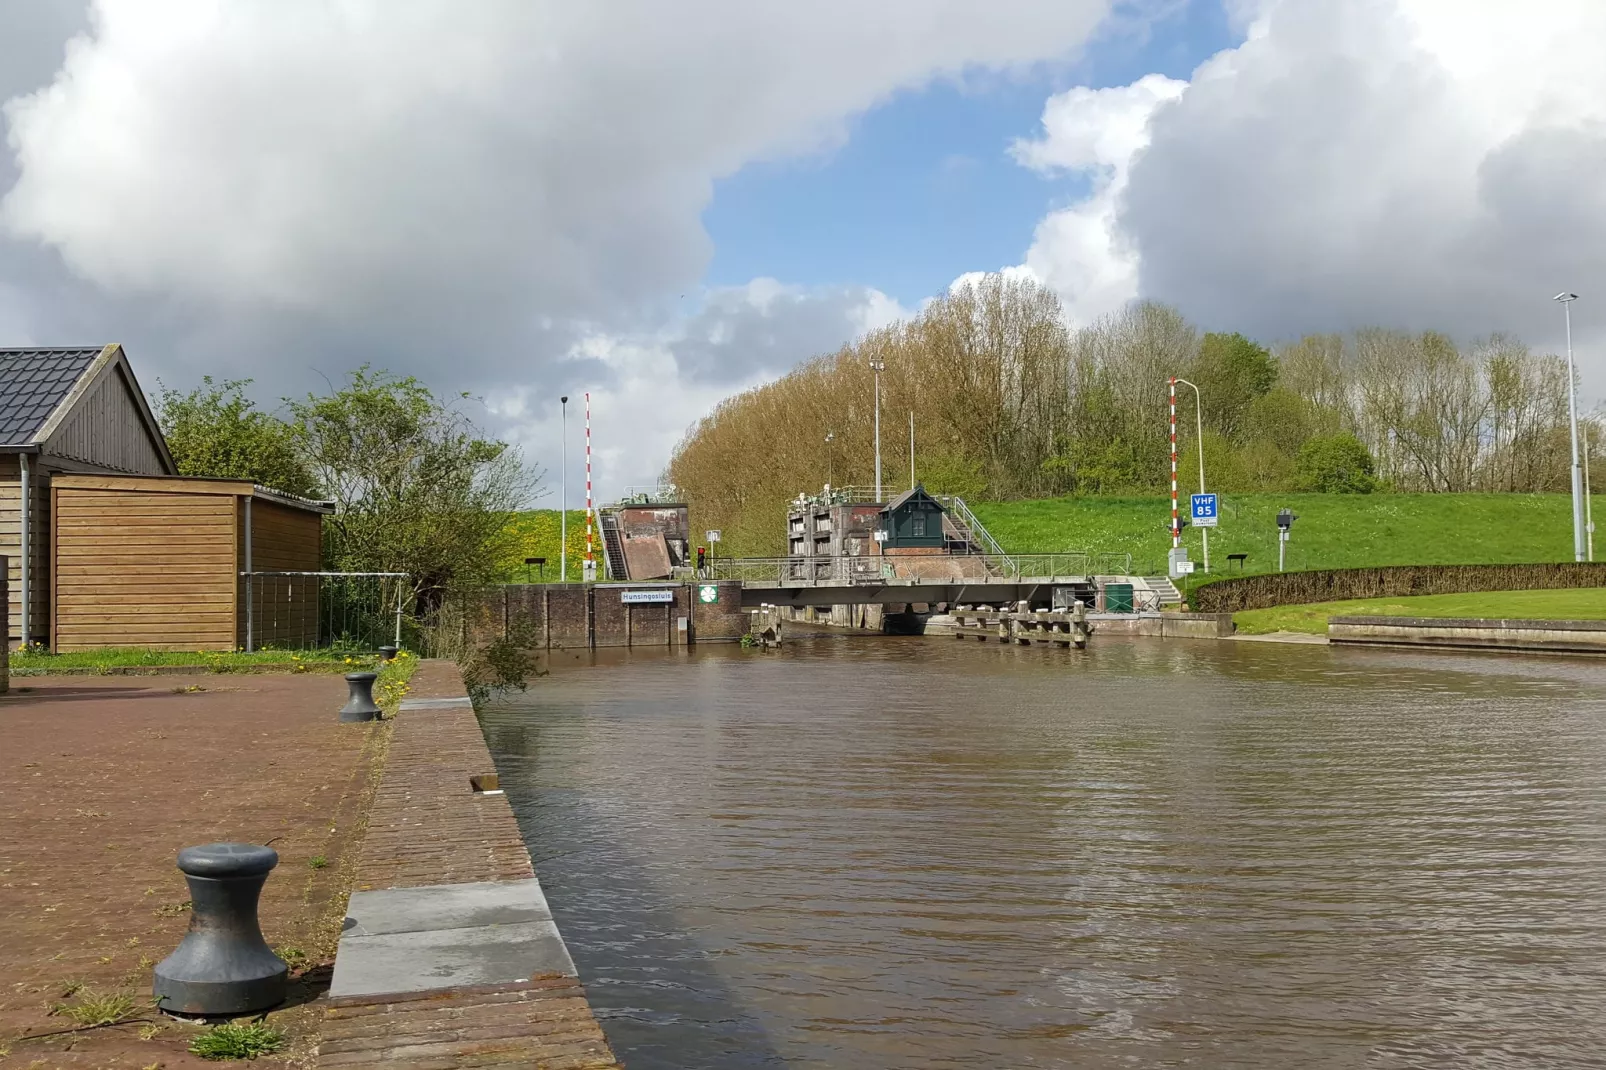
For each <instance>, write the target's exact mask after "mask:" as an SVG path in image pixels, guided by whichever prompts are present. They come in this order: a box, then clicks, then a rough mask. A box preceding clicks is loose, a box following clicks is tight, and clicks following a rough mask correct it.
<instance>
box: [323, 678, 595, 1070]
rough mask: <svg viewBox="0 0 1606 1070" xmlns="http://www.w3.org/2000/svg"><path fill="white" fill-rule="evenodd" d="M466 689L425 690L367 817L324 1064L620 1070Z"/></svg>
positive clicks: (395, 740)
mask: <svg viewBox="0 0 1606 1070" xmlns="http://www.w3.org/2000/svg"><path fill="white" fill-rule="evenodd" d="M462 696H463V685H462V681H461V680H460V679H459V678H458V676H457V671H456V669H455V668H453V667H452V666H451V665H450V664H448V663H445V662H426V663H425V664H424V665H422V666H421V667H420V668H419V670H418V674H417V675H416V676H414V678H413V681H412V697H411V698H409V699H408V701H407V702H406V703H404V704H403V708H402V713H401V716H400V717H399V718H398V719H397V721H396V727H395V732H394V736H393V737H392V740H391V744H390V753H389V758H388V761H387V764H386V768H385V773H384V779H383V781H382V782H381V784H380V786H379V790H378V793H377V795H376V797H375V801H374V806H373V810H372V812H371V814H370V816H369V822H368V834H367V839H366V842H365V843H364V846H363V852H362V858H361V861H360V863H359V865H358V869H357V880H356V891H354V892H353V894H352V897H351V901H350V904H349V906H348V908H347V914H348V920H347V930H346V932H345V933H344V935H342V937H341V941H340V952H339V955H338V957H337V958H336V962H335V976H334V981H333V985H332V987H331V990H330V1006H329V1010H328V1012H327V1014H326V1016H325V1019H324V1024H323V1039H322V1041H321V1043H320V1046H319V1064H320V1065H321V1066H325V1067H340V1068H342V1070H356V1068H365V1067H380V1066H383V1067H386V1068H390V1070H454V1068H458V1067H513V1066H518V1067H543V1068H547V1070H582V1068H586V1070H590V1068H606V1067H617V1066H618V1063H617V1062H616V1061H615V1060H614V1058H613V1054H612V1052H611V1051H609V1049H608V1044H607V1041H606V1040H605V1039H604V1038H603V1035H602V1030H601V1028H600V1027H599V1026H598V1025H597V1023H596V1020H595V1018H594V1017H593V1016H592V1014H591V1009H590V1006H589V1005H588V1004H587V1002H586V999H585V994H584V992H583V990H582V989H581V987H580V983H579V981H578V979H577V978H576V977H575V971H574V965H573V963H572V962H571V961H570V959H569V956H568V952H567V950H566V949H565V948H564V947H563V943H562V940H561V938H560V937H559V936H558V933H557V929H556V927H555V926H554V925H553V924H552V919H551V914H550V913H549V912H548V911H547V908H546V901H545V899H544V897H543V896H542V895H541V890H540V883H539V882H538V881H537V880H536V878H535V872H534V869H533V868H532V867H531V865H530V856H529V853H528V852H527V851H526V850H525V848H524V843H523V840H522V839H521V838H520V836H519V830H518V824H517V822H516V820H515V819H514V817H513V810H512V808H511V807H510V806H509V805H508V803H507V797H506V796H504V795H501V794H500V793H498V794H483V793H476V792H475V791H474V790H473V787H472V785H471V783H470V779H469V778H470V777H472V776H475V775H480V774H487V773H494V772H495V766H494V765H493V763H492V761H491V755H490V751H489V750H488V749H487V748H486V746H485V740H484V737H483V736H482V735H481V733H480V728H479V723H478V721H477V720H476V718H475V716H474V710H473V708H472V707H471V706H469V705H468V704H467V702H466V701H465V700H464V699H463V697H462Z"/></svg>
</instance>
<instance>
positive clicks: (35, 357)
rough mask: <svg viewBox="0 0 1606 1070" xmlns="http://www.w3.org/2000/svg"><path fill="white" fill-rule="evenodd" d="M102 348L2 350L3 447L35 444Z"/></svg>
mask: <svg viewBox="0 0 1606 1070" xmlns="http://www.w3.org/2000/svg"><path fill="white" fill-rule="evenodd" d="M102 352H103V349H102V348H101V347H99V346H97V347H95V348H94V349H0V446H21V445H26V444H29V443H32V442H34V441H36V440H37V439H38V437H39V433H40V431H41V430H42V429H43V428H44V425H45V424H46V422H47V421H49V419H50V415H51V413H53V412H55V411H56V409H57V407H59V406H60V405H61V403H62V402H63V401H64V400H66V398H67V395H68V394H70V393H72V388H73V386H74V385H75V384H77V382H78V380H79V379H81V378H83V375H84V373H85V372H87V371H88V370H89V367H90V365H92V364H94V363H95V359H96V358H97V357H99V356H100V355H101V353H102Z"/></svg>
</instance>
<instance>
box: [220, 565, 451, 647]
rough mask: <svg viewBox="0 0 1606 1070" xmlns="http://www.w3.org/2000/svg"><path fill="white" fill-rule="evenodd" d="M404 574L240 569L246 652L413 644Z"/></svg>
mask: <svg viewBox="0 0 1606 1070" xmlns="http://www.w3.org/2000/svg"><path fill="white" fill-rule="evenodd" d="M408 580H409V577H408V575H407V574H406V573H405V572H242V573H240V588H241V590H240V603H241V605H242V606H243V607H244V610H245V612H244V619H245V629H244V630H245V636H244V646H245V649H246V650H270V649H277V650H323V649H335V650H361V651H372V650H375V649H377V648H379V647H381V646H384V645H386V644H388V643H395V644H396V645H398V646H415V647H416V645H417V642H418V638H419V637H418V635H417V634H416V633H417V630H418V626H417V624H416V623H415V622H414V621H413V620H412V619H411V618H410V616H409V615H408V614H407V613H406V612H405V610H406V608H407V603H408V599H409V598H410V597H411V595H412V585H411V584H410V583H409V582H408Z"/></svg>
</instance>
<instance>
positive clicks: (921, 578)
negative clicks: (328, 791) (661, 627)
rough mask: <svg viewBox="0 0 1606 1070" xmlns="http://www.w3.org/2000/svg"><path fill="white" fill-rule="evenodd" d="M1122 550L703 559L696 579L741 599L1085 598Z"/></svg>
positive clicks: (748, 603) (1116, 573)
mask: <svg viewBox="0 0 1606 1070" xmlns="http://www.w3.org/2000/svg"><path fill="white" fill-rule="evenodd" d="M1131 570H1132V557H1131V555H1130V554H1092V553H1058V554H962V555H960V554H953V555H947V554H944V555H933V556H929V557H925V556H919V557H917V556H908V557H901V556H891V555H888V556H861V557H807V558H798V557H764V558H752V557H749V558H730V559H726V560H723V561H714V562H710V563H709V565H708V567H706V568H705V569H704V570H703V571H702V573H701V574H700V575H699V577H698V578H699V579H705V580H722V581H730V580H738V581H740V582H741V584H742V605H743V606H745V607H750V608H756V607H759V606H766V605H774V606H800V607H801V606H835V605H900V606H901V605H909V604H927V605H930V604H934V603H939V602H942V603H948V604H950V605H955V604H969V605H1005V604H1010V605H1013V604H1015V603H1017V602H1026V603H1028V604H1030V605H1032V606H1051V605H1054V604H1056V603H1058V604H1060V605H1069V604H1070V601H1071V600H1072V599H1080V600H1081V601H1084V602H1087V603H1090V604H1091V603H1092V601H1093V599H1094V595H1095V593H1096V591H1097V589H1098V588H1099V587H1100V586H1101V585H1102V584H1103V583H1104V582H1105V581H1106V580H1110V579H1124V578H1127V577H1129V576H1130V575H1131Z"/></svg>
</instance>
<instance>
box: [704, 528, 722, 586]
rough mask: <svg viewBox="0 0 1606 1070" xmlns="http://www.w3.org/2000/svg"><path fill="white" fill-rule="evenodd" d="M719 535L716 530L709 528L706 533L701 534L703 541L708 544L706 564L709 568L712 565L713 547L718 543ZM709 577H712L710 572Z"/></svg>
mask: <svg viewBox="0 0 1606 1070" xmlns="http://www.w3.org/2000/svg"><path fill="white" fill-rule="evenodd" d="M719 535H720V532H719V529H718V528H710V529H709V530H708V531H705V532H703V539H704V540H705V541H706V542H707V543H708V563H709V566H710V567H712V566H713V563H714V546H715V545H716V544H717V543H718V542H719ZM710 575H712V572H710Z"/></svg>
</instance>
